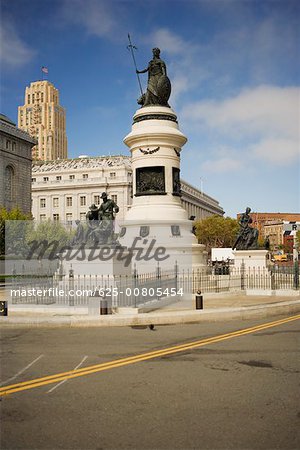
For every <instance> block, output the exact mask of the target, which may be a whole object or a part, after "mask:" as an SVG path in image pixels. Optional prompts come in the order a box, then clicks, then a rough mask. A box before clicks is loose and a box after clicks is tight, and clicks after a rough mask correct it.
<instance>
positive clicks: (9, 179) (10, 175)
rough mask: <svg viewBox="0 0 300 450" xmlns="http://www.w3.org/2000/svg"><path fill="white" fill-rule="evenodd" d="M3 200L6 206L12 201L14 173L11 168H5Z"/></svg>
mask: <svg viewBox="0 0 300 450" xmlns="http://www.w3.org/2000/svg"><path fill="white" fill-rule="evenodd" d="M4 177H5V188H4V189H5V200H6V202H7V205H8V206H11V202H13V201H14V194H15V192H14V186H15V172H14V169H13V167H12V166H6V167H5V173H4Z"/></svg>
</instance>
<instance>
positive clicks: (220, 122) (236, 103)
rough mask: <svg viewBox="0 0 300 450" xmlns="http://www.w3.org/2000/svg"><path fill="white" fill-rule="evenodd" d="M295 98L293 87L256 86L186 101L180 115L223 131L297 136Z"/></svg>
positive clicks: (296, 90)
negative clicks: (222, 97)
mask: <svg viewBox="0 0 300 450" xmlns="http://www.w3.org/2000/svg"><path fill="white" fill-rule="evenodd" d="M299 100H300V89H299V88H297V87H287V88H281V87H276V86H259V87H256V88H253V89H246V90H244V91H242V92H241V93H240V94H238V95H237V96H235V97H232V98H229V99H225V100H221V101H217V100H209V101H202V102H195V103H190V104H189V105H187V106H185V107H184V108H183V110H182V113H181V115H182V117H183V118H184V120H185V121H188V122H189V123H197V125H199V124H200V125H202V126H203V125H204V126H208V127H210V128H212V129H215V130H217V131H219V132H220V131H221V132H222V133H224V134H225V135H231V134H232V133H233V131H234V132H235V133H236V132H237V130H238V131H239V132H240V133H243V134H246V135H249V134H250V135H253V134H262V135H264V134H273V135H274V134H275V135H284V136H288V137H294V138H296V137H298V136H299V117H300V114H299V112H300V110H299Z"/></svg>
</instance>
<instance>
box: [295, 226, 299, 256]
mask: <svg viewBox="0 0 300 450" xmlns="http://www.w3.org/2000/svg"><path fill="white" fill-rule="evenodd" d="M295 246H296V249H297V250H298V252H299V251H300V230H297V231H296V242H295Z"/></svg>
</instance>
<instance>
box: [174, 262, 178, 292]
mask: <svg viewBox="0 0 300 450" xmlns="http://www.w3.org/2000/svg"><path fill="white" fill-rule="evenodd" d="M174 276H175V280H174V282H175V290H176V292H177V290H178V289H177V288H178V264H177V261H175V266H174Z"/></svg>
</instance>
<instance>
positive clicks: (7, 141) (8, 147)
mask: <svg viewBox="0 0 300 450" xmlns="http://www.w3.org/2000/svg"><path fill="white" fill-rule="evenodd" d="M9 149H10V141H9V140H8V139H6V150H9Z"/></svg>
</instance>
